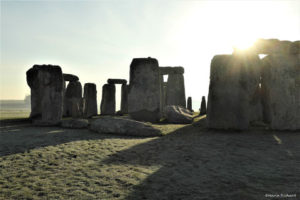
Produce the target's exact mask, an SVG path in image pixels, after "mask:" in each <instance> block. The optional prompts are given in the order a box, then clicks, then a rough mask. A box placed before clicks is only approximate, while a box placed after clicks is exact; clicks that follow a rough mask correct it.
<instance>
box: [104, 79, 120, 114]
mask: <svg viewBox="0 0 300 200" xmlns="http://www.w3.org/2000/svg"><path fill="white" fill-rule="evenodd" d="M100 110H101V115H114V114H115V113H116V86H115V85H114V84H104V85H103V87H102V100H101V106H100Z"/></svg>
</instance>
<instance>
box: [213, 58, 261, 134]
mask: <svg viewBox="0 0 300 200" xmlns="http://www.w3.org/2000/svg"><path fill="white" fill-rule="evenodd" d="M259 68H260V60H259V58H258V56H257V55H253V54H244V55H242V54H241V55H217V56H215V57H214V58H213V59H212V62H211V71H210V85H209V96H208V108H207V123H208V127H209V128H216V129H237V130H243V129H247V128H248V127H249V123H250V121H252V120H253V119H252V116H253V118H254V116H255V117H256V116H258V115H260V113H254V114H252V112H254V111H252V110H256V109H253V108H256V107H257V104H256V103H255V102H252V100H253V96H254V94H255V92H256V89H257V86H258V85H259V81H260V69H259Z"/></svg>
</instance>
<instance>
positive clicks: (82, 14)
mask: <svg viewBox="0 0 300 200" xmlns="http://www.w3.org/2000/svg"><path fill="white" fill-rule="evenodd" d="M299 36H300V1H298V0H291V1H287V0H283V1H271V0H268V1H256V0H254V1H215V0H213V1H204V0H203V1H191V0H188V1H179V0H178V1H175V0H174V1H151V0H146V1H141V0H135V1H134V0H120V1H117V0H110V1H108V0H107V1H100V0H99V1H58V0H57V1H1V43H0V46H1V68H0V74H1V75H0V99H23V98H24V96H25V94H26V93H27V94H29V93H30V90H29V87H28V86H27V84H26V75H25V72H26V71H27V70H28V69H29V68H30V67H31V66H32V65H34V64H56V65H60V66H61V67H62V69H63V72H65V73H72V74H76V75H78V76H79V78H80V81H81V83H82V85H83V84H84V83H86V82H94V83H96V84H97V90H98V96H99V98H98V103H99V102H100V100H101V98H100V95H101V87H102V85H103V84H104V83H105V82H106V80H107V79H108V78H125V79H127V80H128V78H129V65H130V62H131V60H132V58H134V57H148V56H151V57H154V58H157V59H158V61H159V64H160V65H161V66H183V67H184V68H185V72H186V73H185V84H186V96H187V97H188V96H192V97H193V99H194V100H200V99H201V96H202V95H207V93H208V84H209V67H210V66H209V65H210V61H211V59H212V57H213V56H214V55H215V54H221V53H231V52H232V45H239V44H245V45H246V44H248V43H251V42H253V41H254V40H255V39H256V38H259V37H262V38H279V39H281V40H292V41H293V40H299V39H300V38H299ZM117 92H118V93H119V92H120V91H119V90H118V91H117ZM118 97H119V95H118ZM118 103H119V102H118Z"/></svg>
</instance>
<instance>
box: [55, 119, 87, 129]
mask: <svg viewBox="0 0 300 200" xmlns="http://www.w3.org/2000/svg"><path fill="white" fill-rule="evenodd" d="M61 126H62V127H64V128H87V127H88V126H89V121H88V120H87V119H66V120H62V121H61Z"/></svg>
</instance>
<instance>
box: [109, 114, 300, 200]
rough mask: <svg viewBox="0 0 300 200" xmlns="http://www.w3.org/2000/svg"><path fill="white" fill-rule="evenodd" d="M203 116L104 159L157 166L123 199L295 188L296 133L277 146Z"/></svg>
mask: <svg viewBox="0 0 300 200" xmlns="http://www.w3.org/2000/svg"><path fill="white" fill-rule="evenodd" d="M204 121H205V118H203V119H201V121H199V122H197V124H198V126H193V125H188V126H185V127H183V128H181V129H178V130H176V131H174V132H173V133H170V134H168V135H166V136H164V137H160V138H157V139H154V140H151V141H150V142H147V143H142V144H139V145H136V146H134V147H132V148H130V149H126V150H123V151H121V152H118V153H116V154H114V155H112V156H110V157H109V158H108V159H107V160H104V161H103V162H104V163H105V164H117V165H124V164H126V165H127V164H130V165H133V166H138V165H139V166H144V167H146V168H148V167H151V166H158V167H159V169H158V170H157V171H155V172H154V173H152V174H151V175H149V176H148V177H147V178H146V179H145V180H143V182H142V183H141V184H140V185H137V186H134V187H133V188H131V189H130V190H131V193H130V195H129V196H127V197H126V199H170V200H171V199H172V200H175V199H188V200H191V199H231V200H235V199H236V200H241V199H247V200H250V199H269V198H267V197H265V194H278V193H279V194H281V193H283V194H296V193H297V192H298V189H299V188H300V162H299V161H300V157H299V153H300V148H299V145H298V144H297V142H299V139H300V138H299V136H298V135H296V134H291V135H290V136H291V137H292V138H288V137H287V138H286V139H284V140H285V143H284V142H283V143H282V145H280V146H279V145H278V143H277V142H276V141H275V140H274V138H273V137H272V134H265V133H263V134H262V133H261V132H246V133H240V134H238V133H237V132H232V133H231V132H226V133H225V134H224V132H220V131H208V130H206V129H205V128H203V126H202V125H203V124H204ZM280 137H281V138H283V137H284V136H283V135H280ZM287 148H288V149H289V150H290V152H293V153H294V155H293V156H291V155H288V153H287V151H286V149H287ZM297 153H298V154H297ZM298 195H299V194H298ZM292 199H293V198H292ZM294 199H295V198H294Z"/></svg>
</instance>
